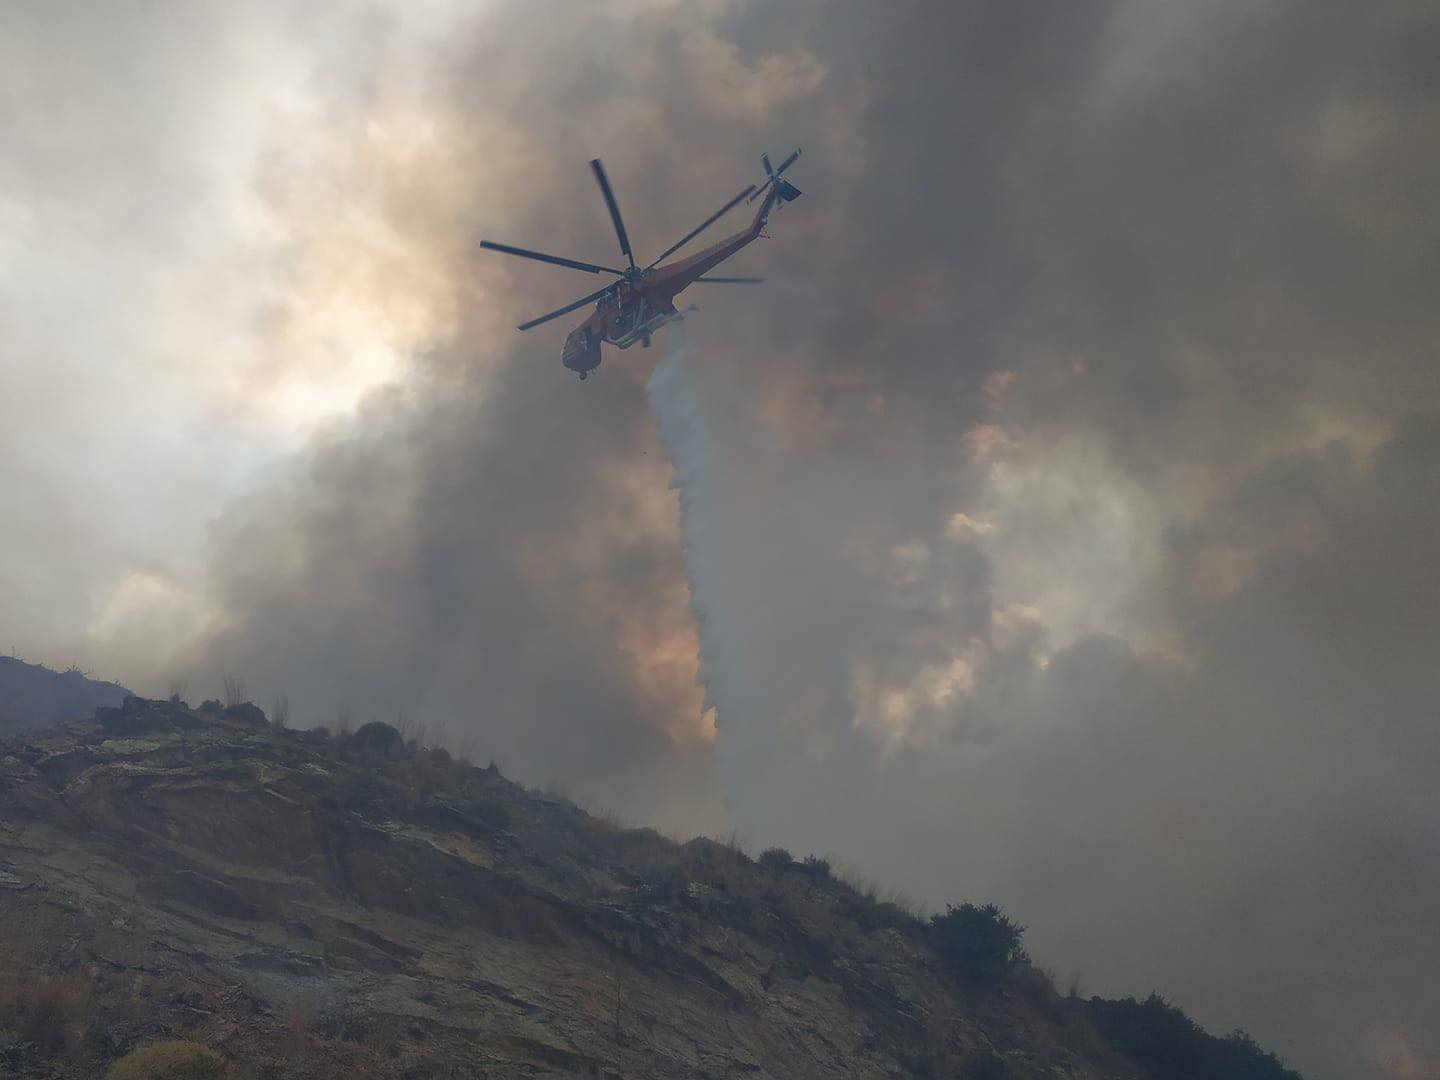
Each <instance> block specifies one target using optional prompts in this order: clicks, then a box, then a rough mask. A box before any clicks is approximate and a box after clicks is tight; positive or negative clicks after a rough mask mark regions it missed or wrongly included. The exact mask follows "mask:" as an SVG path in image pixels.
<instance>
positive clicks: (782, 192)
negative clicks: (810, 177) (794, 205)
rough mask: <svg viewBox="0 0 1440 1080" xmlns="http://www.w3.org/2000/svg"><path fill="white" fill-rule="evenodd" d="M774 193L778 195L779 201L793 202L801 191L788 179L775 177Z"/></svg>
mask: <svg viewBox="0 0 1440 1080" xmlns="http://www.w3.org/2000/svg"><path fill="white" fill-rule="evenodd" d="M775 193H776V194H777V195H779V196H780V201H781V202H794V201H795V200H796V199H798V198H799V197H800V195H801V191H800V189H799V188H797V187H796V186H795V185H794V184H792V183H790V181H789V180H781V179H778V178H777V179H776V181H775Z"/></svg>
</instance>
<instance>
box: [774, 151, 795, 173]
mask: <svg viewBox="0 0 1440 1080" xmlns="http://www.w3.org/2000/svg"><path fill="white" fill-rule="evenodd" d="M799 156H800V151H799V150H796V151H795V152H794V153H793V154H791V155H790V156H789V157H787V158H786V159H785V160H784V161H782V162H781V163H780V167H779V168H778V169H776V170H775V175H776V176H779V175H780V174H781V173H783V172H784V171H785V170H786V169H788V168H789V167H790V166H791V165H794V164H795V159H796V158H798V157H799Z"/></svg>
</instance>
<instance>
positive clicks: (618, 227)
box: [590, 158, 635, 270]
mask: <svg viewBox="0 0 1440 1080" xmlns="http://www.w3.org/2000/svg"><path fill="white" fill-rule="evenodd" d="M590 168H591V169H593V170H594V171H595V180H596V182H597V183H598V184H599V185H600V194H602V195H604V196H605V205H606V206H608V207H609V208H610V220H611V221H613V222H614V223H615V235H616V236H618V237H619V238H620V251H621V253H622V254H624V256H625V257H626V258H627V259H629V260H630V269H632V270H633V269H635V256H634V255H632V254H630V237H628V236H626V235H625V222H624V221H623V220H622V219H621V217H620V206H619V204H617V203H616V202H615V193H614V192H613V191H611V190H610V181H609V180H608V179H607V178H606V176H605V166H604V165H601V164H600V159H599V158H596V159H595V160H594V161H592V162H590Z"/></svg>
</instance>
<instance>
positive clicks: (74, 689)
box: [0, 656, 130, 731]
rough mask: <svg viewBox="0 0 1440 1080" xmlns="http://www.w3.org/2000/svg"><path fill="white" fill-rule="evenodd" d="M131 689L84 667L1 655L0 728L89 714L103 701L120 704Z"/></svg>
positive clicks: (44, 722)
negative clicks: (55, 666)
mask: <svg viewBox="0 0 1440 1080" xmlns="http://www.w3.org/2000/svg"><path fill="white" fill-rule="evenodd" d="M129 692H130V691H128V690H126V689H125V688H124V687H123V686H121V685H119V684H118V683H107V682H97V681H96V680H94V679H92V678H90V677H89V676H87V675H86V674H85V673H84V672H81V671H75V670H73V669H72V670H70V671H52V670H50V669H49V668H47V667H44V666H43V665H41V664H27V663H26V662H25V661H24V660H19V659H16V658H15V657H13V656H0V731H3V730H5V729H6V728H20V727H32V726H36V725H41V724H51V723H54V722H55V721H57V720H75V719H78V718H80V717H84V716H89V715H90V714H91V713H93V712H94V711H95V710H96V709H98V708H100V707H101V706H102V705H110V706H114V705H119V704H120V702H121V701H122V700H123V699H124V697H125V695H126V694H128V693H129Z"/></svg>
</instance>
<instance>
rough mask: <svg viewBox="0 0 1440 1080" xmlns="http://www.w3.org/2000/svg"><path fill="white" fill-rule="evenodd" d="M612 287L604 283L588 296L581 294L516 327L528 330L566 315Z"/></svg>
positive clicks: (591, 301)
mask: <svg viewBox="0 0 1440 1080" xmlns="http://www.w3.org/2000/svg"><path fill="white" fill-rule="evenodd" d="M614 287H615V286H614V285H606V286H605V288H603V289H597V290H596V291H595V292H593V293H591V294H590V295H589V296H582V297H581V298H580V299H579V300H576V301H575V302H574V303H573V304H566V305H565V306H564V307H562V308H557V309H556V310H554V311H552V312H550V314H548V315H541V316H540V317H539V318H538V319H531V320H530V321H529V322H522V323H521V324H520V325H519V327H517V329H520V330H529V329H530V328H531V327H532V326H539V325H540V324H541V323H545V322H549V321H550V320H551V319H558V318H559V317H560V316H561V315H568V314H569V313H570V312H572V311H574V310H575V309H576V308H582V307H584V306H585V305H586V304H590V303H593V302H594V301H596V300H599V299H600V298H601V297H602V296H604V295H605V294H606V293H608V292H609V291H610V290H611V289H613V288H614Z"/></svg>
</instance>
